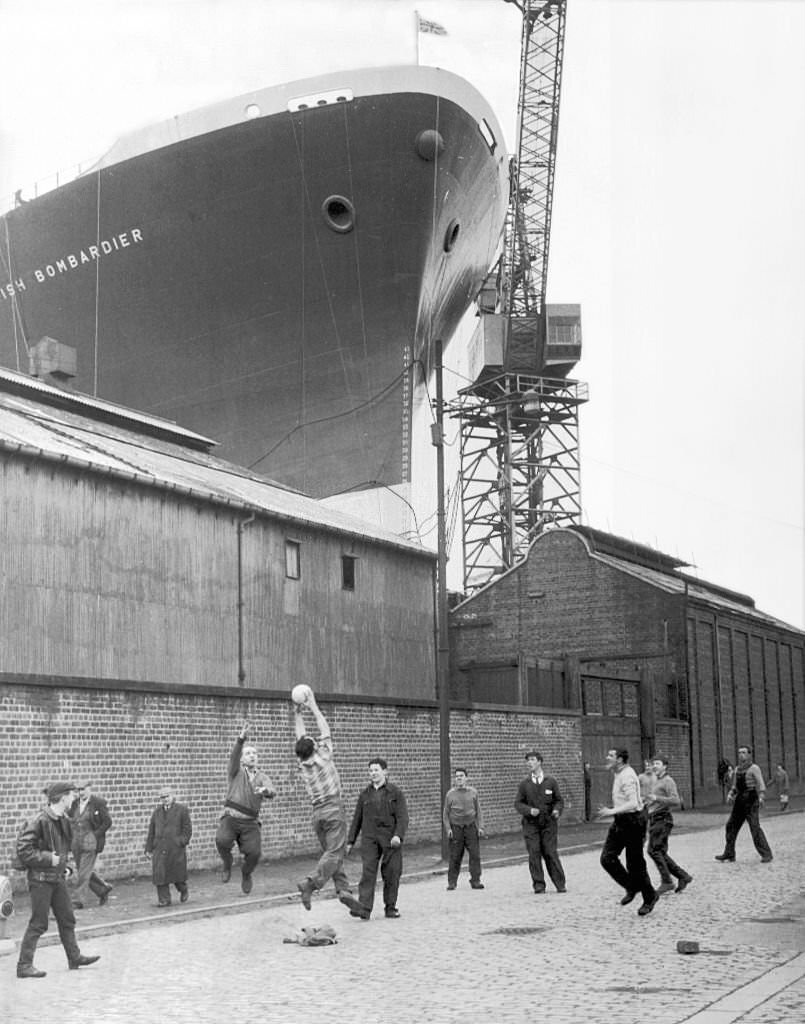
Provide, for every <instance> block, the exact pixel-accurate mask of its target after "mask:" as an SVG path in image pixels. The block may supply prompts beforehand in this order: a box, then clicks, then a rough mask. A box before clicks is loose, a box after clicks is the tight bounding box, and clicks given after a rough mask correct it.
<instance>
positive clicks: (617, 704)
mask: <svg viewBox="0 0 805 1024" xmlns="http://www.w3.org/2000/svg"><path fill="white" fill-rule="evenodd" d="M581 699H582V710H583V712H584V714H583V717H582V720H581V750H582V760H583V761H584V762H585V763H587V764H589V765H590V807H591V809H592V813H593V815H594V814H595V812H596V811H597V809H598V808H599V807H601V806H602V805H605V806H609V805H610V804H611V802H612V775H611V774H610V772H609V771H608V770H607V768H606V756H607V751H608V750H611V749H612V748H613V747H614V748H615V749H617V748H619V747H625V748H626V749H627V750H628V751H629V763H630V764H631V765H632V766H633V767H634V769H635V771H636V772H638V774H639V773H640V771H642V768H643V756H642V751H641V743H640V736H641V729H640V679H639V677H638V676H637V675H635V676H634V677H633V678H624V677H622V676H621V677H620V678H617V679H611V678H606V677H605V676H601V675H584V674H582V676H581Z"/></svg>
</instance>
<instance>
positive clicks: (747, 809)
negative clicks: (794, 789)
mask: <svg viewBox="0 0 805 1024" xmlns="http://www.w3.org/2000/svg"><path fill="white" fill-rule="evenodd" d="M765 792H766V784H765V782H764V781H763V773H762V772H761V770H760V768H758V766H757V765H756V764H755V763H754V762H753V761H752V748H751V747H738V764H737V766H736V768H735V775H734V777H733V781H732V788H731V789H730V791H729V793H728V794H727V803H731V804H732V811H731V812H730V816H729V818H728V819H727V824H726V826H725V829H724V832H725V841H724V852H723V853H718V854H716V860H720V861H722V862H723V861H733V860H735V840H736V839H737V838H738V833H739V832H740V831H741V827H742V825H743V823H744V822H746V823H747V824H748V825H749V831H750V832H751V834H752V842H753V843H754V844H755V849H756V850H757V852H758V853H759V854H760V861H761V863H762V864H768V863H769V861H771V860H772V859H773V858H772V852H771V847H770V846H769V843H768V840H767V839H766V834H765V832H764V831H763V829H762V828H761V827H760V808H761V807H762V806H763V798H764V794H765Z"/></svg>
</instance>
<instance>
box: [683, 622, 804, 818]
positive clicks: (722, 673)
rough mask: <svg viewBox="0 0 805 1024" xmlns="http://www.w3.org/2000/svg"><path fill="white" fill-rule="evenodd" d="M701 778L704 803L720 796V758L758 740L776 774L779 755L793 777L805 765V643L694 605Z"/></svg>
mask: <svg viewBox="0 0 805 1024" xmlns="http://www.w3.org/2000/svg"><path fill="white" fill-rule="evenodd" d="M688 674H689V689H690V699H691V722H692V724H693V729H692V767H693V783H694V789H695V793H696V802H697V803H698V804H700V805H701V804H703V803H709V802H713V801H715V800H717V799H720V796H721V790H720V786H719V784H718V779H717V775H716V772H717V767H718V762H719V760H720V759H721V758H722V757H724V758H726V759H727V760H729V761H730V762H731V763H732V764H735V763H736V761H737V750H738V747H739V746H744V745H748V746H751V747H752V748H753V751H754V759H755V761H756V762H757V764H758V765H759V766H760V768H761V770H762V771H763V773H764V776H765V777H766V780H767V782H768V780H769V777H770V775H771V772H772V770H773V768H774V766H775V764H777V763H778V762H781V763H782V764H784V765H785V767H786V768H787V770H788V773H789V775H790V777H791V781H792V783H794V782H795V781H796V780H801V779H802V775H803V770H804V769H805V765H803V758H804V757H805V747H804V745H805V684H804V683H803V659H802V644H801V643H800V642H798V640H797V638H796V637H795V636H794V635H793V634H787V633H786V632H784V631H780V630H777V629H775V628H774V627H772V626H763V625H762V624H759V623H756V622H751V621H748V620H744V619H741V618H740V617H738V616H730V615H724V614H720V613H715V612H709V611H707V610H706V609H703V608H692V609H691V610H690V612H689V616H688Z"/></svg>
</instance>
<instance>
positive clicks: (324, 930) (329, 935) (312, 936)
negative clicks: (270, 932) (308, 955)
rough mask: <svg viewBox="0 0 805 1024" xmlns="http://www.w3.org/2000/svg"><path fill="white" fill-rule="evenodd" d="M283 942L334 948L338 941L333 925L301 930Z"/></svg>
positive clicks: (309, 926) (309, 927)
mask: <svg viewBox="0 0 805 1024" xmlns="http://www.w3.org/2000/svg"><path fill="white" fill-rule="evenodd" d="M282 941H283V942H296V943H297V944H298V945H300V946H334V945H335V944H336V943H337V942H338V939H337V938H336V936H335V928H333V926H332V925H329V924H323V925H321V927H319V928H315V927H313V926H311V925H308V927H306V928H300V929H299V930H298V931H296V932H294V933H293V934H292V935H289V936H287V937H286V938H284V939H283V940H282Z"/></svg>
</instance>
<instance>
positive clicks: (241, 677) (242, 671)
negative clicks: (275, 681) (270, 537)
mask: <svg viewBox="0 0 805 1024" xmlns="http://www.w3.org/2000/svg"><path fill="white" fill-rule="evenodd" d="M254 520H255V515H254V513H252V514H251V515H250V516H249V518H248V519H242V520H240V521H239V522H238V531H237V532H238V686H243V684H244V683H245V682H246V668H245V666H244V664H243V605H244V601H243V530H244V528H245V527H247V526H248V525H249V523H253V522H254Z"/></svg>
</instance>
